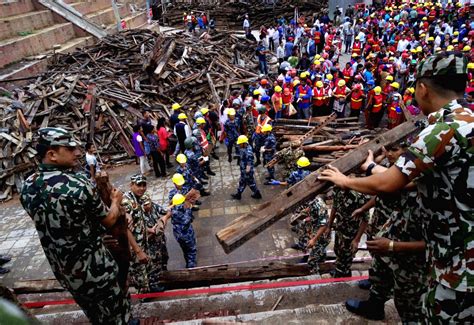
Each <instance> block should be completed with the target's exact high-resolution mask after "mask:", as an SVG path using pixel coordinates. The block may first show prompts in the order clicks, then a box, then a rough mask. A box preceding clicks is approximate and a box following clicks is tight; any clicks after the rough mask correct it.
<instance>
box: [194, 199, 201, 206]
mask: <svg viewBox="0 0 474 325" xmlns="http://www.w3.org/2000/svg"><path fill="white" fill-rule="evenodd" d="M194 204H196V205H201V204H202V202H201V201H199V200H198V201H196V202H194Z"/></svg>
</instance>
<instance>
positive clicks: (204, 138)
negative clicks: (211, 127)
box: [199, 129, 209, 150]
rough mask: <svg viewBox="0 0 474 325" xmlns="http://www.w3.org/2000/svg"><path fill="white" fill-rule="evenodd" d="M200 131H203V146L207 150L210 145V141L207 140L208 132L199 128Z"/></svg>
mask: <svg viewBox="0 0 474 325" xmlns="http://www.w3.org/2000/svg"><path fill="white" fill-rule="evenodd" d="M199 131H200V132H201V148H202V149H203V150H207V147H209V141H207V136H206V132H204V130H203V129H199Z"/></svg>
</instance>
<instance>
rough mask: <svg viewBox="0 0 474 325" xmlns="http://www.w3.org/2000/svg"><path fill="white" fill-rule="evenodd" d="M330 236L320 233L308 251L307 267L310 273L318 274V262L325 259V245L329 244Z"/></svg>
mask: <svg viewBox="0 0 474 325" xmlns="http://www.w3.org/2000/svg"><path fill="white" fill-rule="evenodd" d="M330 240H331V237H330V236H329V235H328V236H326V235H322V236H321V237H319V239H318V241H317V242H316V244H315V245H314V247H313V248H311V250H310V251H309V257H308V267H309V270H310V272H311V273H312V274H319V263H322V262H324V261H325V260H326V247H327V246H328V245H329V241H330Z"/></svg>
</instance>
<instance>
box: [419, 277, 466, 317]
mask: <svg viewBox="0 0 474 325" xmlns="http://www.w3.org/2000/svg"><path fill="white" fill-rule="evenodd" d="M422 299H423V315H424V317H425V323H427V324H448V323H449V324H474V292H461V291H455V290H453V289H450V288H447V287H445V286H443V285H442V284H439V283H437V282H434V281H433V283H431V284H430V285H429V288H428V290H427V292H426V293H425V294H424V295H423V298H422Z"/></svg>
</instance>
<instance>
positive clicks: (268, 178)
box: [265, 176, 275, 181]
mask: <svg viewBox="0 0 474 325" xmlns="http://www.w3.org/2000/svg"><path fill="white" fill-rule="evenodd" d="M274 178H275V177H274V176H267V177H265V179H267V180H269V181H271V180H272V179H274Z"/></svg>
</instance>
